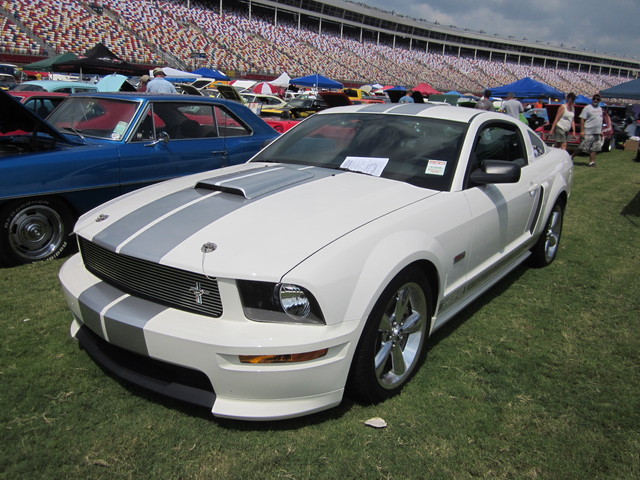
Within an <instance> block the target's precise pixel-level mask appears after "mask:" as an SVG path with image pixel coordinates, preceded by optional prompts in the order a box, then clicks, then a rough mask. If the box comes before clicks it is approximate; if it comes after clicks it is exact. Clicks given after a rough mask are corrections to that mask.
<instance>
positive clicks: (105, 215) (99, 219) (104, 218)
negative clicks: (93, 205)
mask: <svg viewBox="0 0 640 480" xmlns="http://www.w3.org/2000/svg"><path fill="white" fill-rule="evenodd" d="M107 218H109V215H107V214H106V213H101V214H100V215H98V217H97V218H96V222H104V221H105V220H106V219H107Z"/></svg>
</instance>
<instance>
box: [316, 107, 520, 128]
mask: <svg viewBox="0 0 640 480" xmlns="http://www.w3.org/2000/svg"><path fill="white" fill-rule="evenodd" d="M351 112H353V113H375V114H393V115H413V116H420V117H429V118H438V119H442V120H451V121H457V122H463V123H468V122H470V121H471V120H472V119H473V118H475V117H477V116H480V115H482V116H484V117H487V118H494V119H502V120H504V119H507V118H511V117H509V116H508V115H504V114H503V113H497V112H489V111H487V110H478V109H475V108H467V107H457V106H453V105H448V104H447V105H442V104H432V103H429V102H425V103H405V104H398V103H363V104H357V105H350V106H345V107H334V108H329V109H326V110H321V111H320V112H318V113H317V114H316V115H319V114H321V115H332V114H336V113H351ZM523 125H524V124H523Z"/></svg>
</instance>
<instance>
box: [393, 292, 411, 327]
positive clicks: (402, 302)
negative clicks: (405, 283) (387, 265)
mask: <svg viewBox="0 0 640 480" xmlns="http://www.w3.org/2000/svg"><path fill="white" fill-rule="evenodd" d="M409 298H410V295H409V288H403V289H402V290H400V291H398V293H397V294H396V308H395V309H394V312H393V316H394V320H395V321H396V322H398V321H400V320H402V319H403V317H404V314H405V312H406V311H407V306H408V304H409Z"/></svg>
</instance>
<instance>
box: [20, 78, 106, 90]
mask: <svg viewBox="0 0 640 480" xmlns="http://www.w3.org/2000/svg"><path fill="white" fill-rule="evenodd" d="M22 85H37V86H38V87H42V88H44V89H45V90H49V89H50V88H65V87H81V88H87V87H90V88H95V89H96V90H97V89H98V87H96V86H95V85H92V84H90V83H84V82H68V81H63V80H29V81H28V82H23V83H22Z"/></svg>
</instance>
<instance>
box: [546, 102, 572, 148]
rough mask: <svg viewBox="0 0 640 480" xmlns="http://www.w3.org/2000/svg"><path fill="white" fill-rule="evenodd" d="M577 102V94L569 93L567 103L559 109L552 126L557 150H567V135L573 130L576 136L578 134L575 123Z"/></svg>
mask: <svg viewBox="0 0 640 480" xmlns="http://www.w3.org/2000/svg"><path fill="white" fill-rule="evenodd" d="M575 101H576V94H575V93H573V92H569V93H567V103H565V104H563V105H560V108H558V113H557V114H556V118H555V120H554V121H553V125H551V133H552V134H553V137H554V140H555V142H556V143H555V145H554V147H556V148H561V149H562V150H566V149H567V133H569V130H571V131H572V132H573V133H574V134H575V133H576V122H575V110H576V109H575V107H574V105H573V104H574V102H575Z"/></svg>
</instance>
